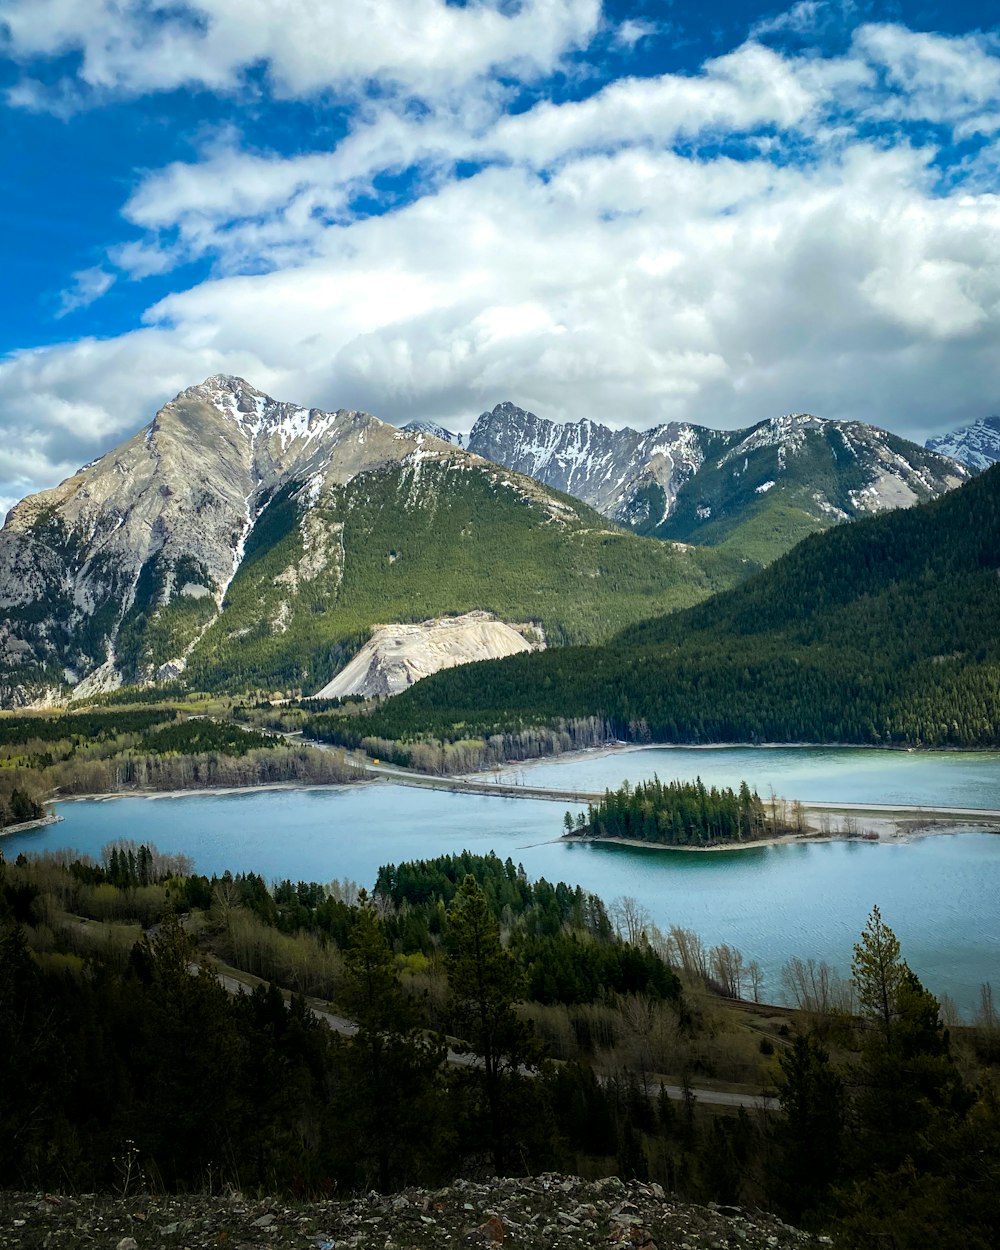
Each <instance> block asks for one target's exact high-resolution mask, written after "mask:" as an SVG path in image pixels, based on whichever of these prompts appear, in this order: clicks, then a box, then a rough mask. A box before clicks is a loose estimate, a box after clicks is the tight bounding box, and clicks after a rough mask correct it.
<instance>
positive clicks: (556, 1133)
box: [0, 843, 1000, 1250]
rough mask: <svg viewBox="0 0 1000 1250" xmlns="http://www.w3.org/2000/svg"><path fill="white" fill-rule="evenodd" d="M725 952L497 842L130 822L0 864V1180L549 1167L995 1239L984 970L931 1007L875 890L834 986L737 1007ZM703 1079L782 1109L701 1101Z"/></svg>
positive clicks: (996, 1031)
mask: <svg viewBox="0 0 1000 1250" xmlns="http://www.w3.org/2000/svg"><path fill="white" fill-rule="evenodd" d="M734 963H738V960H737V959H736V957H735V953H734V952H732V951H730V950H728V949H726V950H723V949H715V950H713V951H711V952H707V951H705V950H704V948H702V947H701V946H700V944H699V942H698V940H697V937H696V935H693V934H690V933H686V932H684V931H672V932H671V933H670V934H669V935H663V934H660V933H658V932H657V931H656V930H655V929H654V928H653V927H652V926H650V925H649V924H648V919H646V918H644V917H643V916H642V914H641V911H640V910H637V908H636V907H635V905H634V901H630V900H617V901H615V902H614V903H612V904H610V905H605V904H604V903H603V902H602V901H601V900H600V899H598V898H595V897H594V896H593V895H589V894H586V893H584V892H583V891H581V890H579V889H578V888H573V887H570V886H567V885H565V884H563V883H557V884H555V885H553V884H550V883H548V882H546V881H543V880H542V881H534V882H532V881H530V880H529V879H528V878H527V877H526V876H525V874H524V871H523V869H521V868H520V867H518V866H516V865H514V864H513V863H512V862H511V861H510V860H506V861H501V860H499V859H498V858H497V857H496V856H486V857H479V856H473V855H470V854H468V853H463V854H462V855H457V856H443V857H440V858H438V859H435V860H428V861H419V862H414V863H409V864H399V865H394V866H393V865H387V866H385V867H384V868H383V869H382V870H381V871H380V873H379V877H378V881H377V883H376V885H375V888H374V890H373V892H372V894H371V895H369V894H368V893H367V892H366V891H364V890H360V889H358V887H357V886H355V885H353V884H352V883H350V882H339V883H336V882H335V883H332V884H328V885H320V884H318V883H307V882H299V883H292V882H291V881H281V882H275V883H273V884H271V885H267V884H266V883H265V882H264V881H263V880H262V879H261V878H260V877H259V876H256V875H255V874H252V873H247V874H241V875H238V876H232V875H230V874H228V873H227V874H224V875H223V876H221V877H214V878H206V877H204V876H200V875H198V874H196V873H194V872H192V869H191V865H190V864H189V863H187V862H186V861H184V860H183V859H182V858H181V857H171V856H165V855H162V854H160V853H159V852H157V851H156V849H155V848H154V847H149V846H146V845H144V844H136V843H119V844H115V845H112V846H109V847H108V848H106V850H105V853H104V855H103V856H102V859H101V861H100V862H92V861H88V860H80V859H75V858H73V857H72V856H71V855H66V856H61V857H59V856H47V857H38V858H32V859H27V858H25V857H23V856H22V857H19V859H18V861H17V862H16V863H13V864H3V863H2V862H0V1047H2V1050H3V1054H4V1055H5V1059H6V1063H7V1065H8V1068H7V1070H8V1071H11V1072H16V1073H17V1074H18V1079H17V1080H16V1081H5V1082H3V1083H0V1127H2V1132H0V1184H2V1185H3V1186H5V1187H8V1188H18V1189H23V1190H54V1189H65V1188H70V1189H74V1190H81V1191H86V1192H98V1191H104V1192H114V1193H118V1194H121V1195H128V1196H132V1195H138V1194H141V1193H143V1192H149V1191H155V1192H161V1193H162V1192H183V1191H189V1190H198V1191H209V1192H212V1191H215V1190H216V1189H218V1188H219V1187H220V1186H223V1185H228V1186H232V1187H236V1188H238V1189H239V1190H240V1191H242V1192H247V1193H252V1192H264V1193H272V1194H273V1193H285V1194H289V1195H292V1196H297V1197H329V1196H333V1195H337V1196H342V1195H345V1194H349V1193H355V1192H364V1191H367V1190H369V1189H371V1188H376V1189H378V1190H380V1191H381V1192H389V1191H391V1190H392V1189H394V1188H399V1187H402V1186H404V1185H406V1184H410V1183H420V1184H424V1185H435V1184H439V1183H444V1182H445V1181H447V1180H449V1179H451V1178H453V1177H455V1176H458V1175H462V1176H474V1175H482V1174H485V1173H492V1172H497V1173H499V1174H501V1175H504V1174H514V1175H523V1174H525V1173H529V1172H537V1171H541V1170H544V1169H551V1168H557V1169H560V1170H563V1171H574V1172H580V1173H582V1174H584V1175H590V1176H600V1175H606V1174H608V1173H609V1172H610V1173H614V1172H617V1173H619V1174H620V1175H622V1176H626V1177H637V1178H640V1179H646V1178H648V1179H655V1180H658V1181H659V1182H660V1183H662V1184H664V1185H665V1186H666V1187H668V1188H669V1189H671V1190H672V1191H674V1192H675V1193H677V1194H678V1195H680V1196H684V1197H688V1198H690V1199H693V1200H696V1201H701V1202H706V1201H716V1202H720V1203H744V1204H761V1205H766V1206H767V1207H769V1208H770V1209H776V1210H778V1211H779V1212H781V1214H782V1215H783V1216H784V1218H786V1219H788V1220H790V1221H793V1222H795V1223H796V1224H797V1225H799V1226H802V1227H808V1228H811V1229H816V1230H821V1231H824V1232H827V1233H829V1234H830V1235H831V1236H832V1237H833V1239H834V1241H835V1244H837V1245H838V1246H843V1247H849V1248H855V1247H857V1248H858V1250H860V1247H869V1246H872V1245H878V1244H887V1245H888V1244H891V1245H892V1246H894V1247H897V1248H898V1250H918V1248H919V1250H923V1247H926V1246H927V1245H928V1244H934V1245H943V1246H948V1247H956V1248H957V1247H959V1246H962V1247H968V1248H970V1250H987V1248H988V1247H992V1246H993V1245H995V1244H996V1239H997V1236H998V1235H1000V1212H998V1208H997V1205H996V1202H995V1193H996V1186H997V1182H998V1181H1000V1101H998V1097H997V1093H996V1087H995V1084H994V1076H995V1072H996V1065H997V1064H998V1062H1000V1021H998V1018H997V1014H996V1012H995V1010H994V1009H993V1007H992V1000H991V999H990V998H989V997H988V996H987V995H986V993H985V991H984V1006H983V1010H982V1012H981V1013H980V1015H979V1018H978V1019H977V1021H976V1023H975V1025H974V1026H968V1027H963V1028H961V1029H952V1030H951V1031H949V1029H947V1028H945V1026H944V1024H943V1023H942V1018H941V1007H940V1004H939V1003H938V1002H937V1000H935V998H934V997H933V995H932V994H931V993H930V992H929V991H928V990H927V989H926V988H925V987H924V986H923V985H921V983H920V982H919V980H918V979H917V978H916V976H915V975H914V974H913V972H912V971H911V970H910V968H909V966H908V965H907V963H906V961H905V958H904V957H903V954H902V952H901V950H900V947H899V942H898V940H897V939H896V938H895V935H894V934H893V933H892V930H891V929H890V928H889V926H888V925H887V924H886V923H885V921H884V920H883V919H882V917H881V915H880V913H879V911H878V909H877V908H876V909H874V910H873V912H872V914H871V916H870V917H869V920H868V924H867V925H866V927H865V930H864V932H863V933H862V934H861V936H860V939H859V941H858V943H857V945H856V946H855V949H854V958H853V963H852V977H851V980H850V982H849V983H846V982H845V983H844V984H845V985H846V986H847V987H848V990H849V992H848V994H847V996H846V997H842V998H841V999H840V1000H839V1003H840V1005H839V1006H837V1007H834V1006H833V1005H832V1004H830V1003H827V1004H820V1003H818V1002H816V1001H809V1000H808V999H807V998H801V999H800V1000H799V1006H798V1008H796V1009H781V1008H775V1007H767V1006H765V1005H763V1004H761V1005H759V1006H757V1005H755V1004H754V1003H753V1002H752V1001H750V1000H743V1001H742V1002H741V1003H737V1004H735V1005H736V1006H740V1007H741V1008H742V1010H740V1011H736V1010H734V1009H733V1006H731V1005H730V1004H731V1003H732V999H731V998H720V997H719V995H720V994H724V993H726V992H727V991H729V990H732V989H733V986H731V985H725V984H722V983H720V982H719V981H718V979H717V975H716V974H717V972H723V971H724V970H725V968H726V967H727V966H728V967H732V966H734ZM220 974H225V976H226V978H227V980H226V983H225V984H224V983H223V982H222V981H221V980H220ZM240 984H242V986H243V992H233V991H234V990H235V989H236V988H237V987H238V986H239V985H240ZM739 984H740V982H739V979H738V980H737V988H739ZM227 986H228V988H227ZM748 1013H749V1014H748ZM348 1021H349V1022H351V1026H352V1027H351V1028H350V1029H347V1028H346V1027H345V1024H346V1022H348ZM449 1049H450V1051H451V1059H450V1060H449V1054H448V1052H449ZM179 1056H183V1057H184V1060H183V1062H179V1061H178V1057H179ZM462 1056H466V1057H472V1059H473V1060H474V1062H472V1063H468V1062H460V1061H458V1060H461V1058H462ZM661 1080H667V1081H675V1082H676V1083H677V1085H678V1086H681V1087H682V1090H681V1097H680V1098H679V1099H673V1098H671V1097H670V1096H669V1092H668V1090H667V1089H664V1088H661V1085H660V1081H661ZM720 1081H721V1082H723V1085H722V1087H723V1088H727V1087H728V1088H743V1089H753V1088H755V1087H756V1088H757V1089H758V1090H760V1089H761V1088H764V1089H768V1088H770V1089H771V1090H772V1091H773V1093H774V1094H775V1095H776V1098H777V1103H776V1106H775V1108H774V1109H759V1110H757V1111H752V1112H751V1111H748V1110H746V1109H739V1110H735V1109H730V1110H726V1109H724V1108H723V1109H717V1108H716V1109H713V1108H711V1107H708V1106H705V1105H703V1104H701V1103H700V1102H699V1100H698V1098H697V1089H698V1087H699V1086H702V1085H705V1084H708V1085H710V1086H711V1085H713V1084H715V1085H716V1086H718V1083H719V1082H720ZM727 1081H728V1082H736V1084H735V1085H733V1084H729V1085H728V1086H727V1085H725V1084H724V1083H725V1082H727Z"/></svg>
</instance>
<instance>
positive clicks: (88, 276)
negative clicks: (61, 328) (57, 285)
mask: <svg viewBox="0 0 1000 1250" xmlns="http://www.w3.org/2000/svg"><path fill="white" fill-rule="evenodd" d="M114 283H115V275H114V274H113V273H108V272H107V270H106V269H102V268H101V267H100V265H97V266H95V267H94V268H93V269H81V270H79V271H78V272H77V273H75V274H74V275H73V285H72V286H71V287H68V288H67V289H66V290H65V291H62V292H61V293H60V296H59V309H58V311H57V312H56V316H57V317H65V316H66V315H67V313H71V312H76V310H77V309H78V308H87V307H89V306H90V305H91V304H92V303H93V302H94V300H97V299H100V298H101V296H102V295H104V294H105V293H106V292H107V291H109V290H110V289H111V287H112V286H113V285H114Z"/></svg>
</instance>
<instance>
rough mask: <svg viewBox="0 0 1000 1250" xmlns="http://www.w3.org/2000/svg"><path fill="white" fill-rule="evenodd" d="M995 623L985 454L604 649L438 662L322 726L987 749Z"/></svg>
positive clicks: (996, 484) (998, 564)
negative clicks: (438, 666)
mask: <svg viewBox="0 0 1000 1250" xmlns="http://www.w3.org/2000/svg"><path fill="white" fill-rule="evenodd" d="M998 619H1000V465H998V466H996V467H995V468H993V469H989V470H987V471H986V472H985V473H984V474H982V475H981V476H979V477H977V478H974V479H973V480H972V481H970V482H968V483H967V484H966V485H965V486H963V487H961V488H960V489H958V490H955V491H952V492H950V493H949V494H947V495H945V496H943V497H942V498H941V499H938V500H935V501H933V502H931V503H929V504H925V505H922V506H919V507H914V508H910V509H903V510H899V511H896V512H891V513H887V514H883V515H881V516H877V517H871V518H867V519H863V520H860V521H857V522H855V523H854V524H853V525H845V526H838V527H836V528H835V529H832V530H829V531H827V532H826V533H824V534H817V535H814V536H812V537H811V538H808V539H806V540H805V541H804V542H802V543H800V544H799V545H798V546H797V547H796V548H795V549H794V550H793V551H791V552H789V553H788V554H787V555H786V556H784V557H783V558H782V559H780V560H777V561H776V562H775V563H774V564H772V565H771V566H770V567H769V568H767V569H765V570H764V571H762V572H761V573H759V574H757V575H756V576H755V577H752V578H750V579H748V580H747V581H745V582H744V583H743V584H742V585H740V586H738V587H736V588H734V589H732V590H730V591H728V592H726V593H723V594H719V595H717V596H715V597H714V598H712V599H711V600H708V601H707V602H705V603H702V604H700V605H698V606H697V607H694V608H692V609H690V610H689V611H686V612H678V613H675V614H674V615H672V616H670V617H666V616H665V617H661V618H659V619H656V620H651V621H648V622H646V623H644V624H640V625H636V626H634V627H631V628H628V629H626V630H624V631H622V632H621V633H620V634H619V635H618V636H617V637H615V638H614V639H612V640H611V641H610V642H609V643H607V644H605V645H602V646H596V647H582V648H581V647H572V648H566V649H564V650H561V651H549V652H545V653H541V654H536V655H516V656H513V657H511V658H509V659H506V660H500V661H497V662H494V663H492V664H484V665H477V666H476V669H475V671H472V670H465V671H464V672H463V671H462V670H461V669H452V670H451V671H449V672H447V673H438V674H435V676H433V677H431V678H428V680H427V681H425V682H421V683H420V685H419V686H415V687H414V688H413V689H412V690H410V691H407V692H406V693H405V694H403V695H401V696H400V697H399V699H397V700H394V701H393V703H392V704H391V705H389V706H386V707H385V708H384V709H380V710H379V711H378V712H377V713H375V714H373V715H371V716H368V717H366V718H363V719H359V720H355V721H354V722H352V723H351V725H350V727H349V728H348V727H345V726H344V725H341V726H339V728H338V726H337V725H336V723H335V722H334V720H333V719H332V718H331V719H330V720H329V721H328V728H329V729H330V731H331V736H333V737H334V738H335V739H336V740H338V741H342V740H347V739H351V740H353V739H354V738H358V737H360V736H373V737H376V738H381V739H396V740H399V739H403V738H406V739H408V740H412V739H413V738H414V737H415V736H417V735H418V734H424V735H430V736H432V737H434V738H436V739H440V740H443V741H449V740H453V739H455V738H456V737H457V736H458V735H459V734H460V736H461V738H462V739H463V740H469V739H472V738H474V737H476V736H479V737H489V736H490V735H495V734H498V733H516V732H518V731H519V730H521V729H523V728H524V727H525V726H540V725H542V724H548V725H558V724H559V723H560V722H564V721H565V720H566V719H567V718H578V719H579V718H585V717H586V718H593V717H596V718H599V719H600V720H601V721H603V723H604V724H605V726H606V732H610V733H612V734H614V735H618V736H621V737H629V738H633V739H640V740H642V739H643V738H652V739H653V740H657V741H668V742H727V741H729V742H732V741H736V742H768V741H772V742H866V743H878V744H906V745H916V744H926V745H933V746H980V747H982V746H997V745H998V744H1000V634H998V631H997V620H998ZM493 740H494V741H495V740H496V739H493ZM520 749H521V751H522V752H523V750H524V749H525V748H524V746H523V745H520Z"/></svg>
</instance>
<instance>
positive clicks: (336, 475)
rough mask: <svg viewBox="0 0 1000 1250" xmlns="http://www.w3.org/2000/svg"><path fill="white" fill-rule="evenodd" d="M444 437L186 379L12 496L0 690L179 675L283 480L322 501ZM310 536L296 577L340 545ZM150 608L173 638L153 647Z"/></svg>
mask: <svg viewBox="0 0 1000 1250" xmlns="http://www.w3.org/2000/svg"><path fill="white" fill-rule="evenodd" d="M444 450H445V445H444V444H441V443H439V442H438V440H436V439H434V438H433V437H432V436H429V435H427V434H426V433H424V432H422V431H412V432H406V431H401V430H396V429H394V428H393V427H392V426H389V425H386V424H385V423H384V422H382V421H379V420H378V419H377V418H375V417H372V416H369V415H368V414H366V413H361V412H349V411H343V410H341V411H338V412H333V413H328V412H321V411H319V410H317V409H306V408H301V407H299V406H297V405H295V404H289V403H282V402H279V401H277V400H274V399H272V398H271V397H270V396H268V395H265V394H263V393H262V392H260V391H258V390H256V388H254V387H253V386H251V385H250V384H249V383H248V382H245V381H244V380H243V379H241V378H233V377H222V376H219V377H212V378H209V379H207V381H205V382H203V383H202V384H200V385H199V386H193V387H190V388H189V389H188V390H186V391H183V392H182V393H181V394H180V395H178V396H177V398H176V399H174V400H172V401H171V402H170V403H168V404H166V405H165V406H164V407H163V408H162V409H161V410H160V411H159V412H158V413H157V415H156V417H155V418H154V420H153V421H152V422H151V423H150V424H149V425H148V426H147V427H146V428H145V429H143V430H140V431H139V433H138V434H136V435H135V436H134V437H133V438H131V439H130V440H129V441H128V442H126V443H124V444H123V445H122V446H121V447H119V448H117V449H115V450H114V451H111V452H109V453H108V454H107V455H105V456H103V457H101V459H99V460H96V461H94V462H93V463H91V464H89V465H86V466H84V468H82V469H81V470H80V471H79V472H78V473H76V474H75V475H74V476H73V477H71V478H68V479H67V480H66V481H65V482H62V483H61V484H60V485H59V486H57V487H56V488H55V489H53V490H49V491H43V492H42V493H40V494H38V495H33V496H30V497H29V498H27V499H25V500H22V501H21V503H19V504H18V505H17V506H16V507H14V508H13V509H12V510H11V512H10V514H9V515H8V518H7V522H6V524H5V526H4V528H3V530H2V531H0V610H2V611H3V614H4V621H3V624H2V625H0V672H2V670H6V672H7V677H6V679H4V678H3V677H0V703H2V704H18V703H21V702H25V701H28V700H29V699H31V698H38V697H39V696H42V697H43V698H44V696H45V693H46V692H47V691H48V692H50V693H51V694H52V695H55V694H56V693H57V692H59V691H60V690H63V689H65V688H66V687H74V686H75V687H77V693H79V694H81V695H82V694H87V693H92V692H94V691H97V690H100V689H102V688H113V687H114V686H117V685H119V684H121V682H122V680H123V679H125V680H132V681H135V680H144V679H148V678H150V677H155V676H157V675H159V676H160V677H170V676H175V675H177V674H178V673H180V672H181V671H183V668H184V664H185V661H186V659H187V656H188V654H189V653H190V651H191V650H192V649H193V647H194V646H195V645H196V643H197V642H198V640H199V638H200V637H201V635H202V634H203V633H204V632H205V630H206V629H207V627H208V626H209V625H210V624H211V622H212V621H213V620H214V619H215V617H216V616H217V614H218V612H219V611H220V609H221V607H222V604H223V601H224V598H225V595H226V592H227V590H228V588H229V586H230V583H231V582H232V579H233V577H234V575H235V573H236V571H237V570H238V569H239V568H240V566H241V563H242V561H243V558H244V554H245V548H246V543H247V539H248V538H249V536H250V534H251V532H252V531H253V530H254V527H255V525H256V524H257V522H258V521H259V519H260V518H261V516H262V515H263V513H264V511H265V510H266V509H267V507H268V506H269V504H270V503H271V502H272V500H273V498H274V496H275V494H276V493H277V492H279V491H280V490H281V488H282V487H283V486H285V485H286V484H287V483H290V482H293V481H294V482H295V483H296V484H297V486H298V488H299V490H300V491H303V492H305V493H306V494H307V495H308V496H309V497H310V498H312V499H318V498H320V497H321V496H322V495H323V494H324V493H326V492H329V490H330V489H332V488H334V487H336V486H340V485H343V484H345V483H347V482H349V481H351V480H352V479H353V478H355V477H357V476H358V475H359V474H362V473H365V472H370V471H372V470H376V469H379V468H383V467H385V466H387V465H393V464H400V463H402V462H404V461H405V460H407V458H408V457H412V456H415V455H417V456H429V457H432V458H433V457H434V455H435V453H440V452H441V451H444ZM306 540H307V545H308V547H309V554H308V555H307V557H306V559H305V561H304V563H303V565H302V567H301V568H299V569H298V570H296V571H295V576H296V577H301V578H303V579H308V578H309V577H310V576H313V577H315V576H316V575H317V574H318V572H319V571H320V566H324V567H325V565H326V564H327V563H328V562H329V561H330V560H332V559H335V557H336V546H337V542H336V533H335V532H330V533H325V532H321V527H317V526H315V525H314V526H313V527H312V532H311V533H307V535H306ZM310 540H311V541H310ZM169 608H172V611H171V612H169V613H166V615H167V616H169V618H170V619H169V621H167V620H163V619H162V618H163V616H164V610H165V609H169ZM157 614H160V617H161V619H160V621H159V623H160V624H161V626H162V628H161V630H160V633H161V634H162V633H164V632H166V633H167V634H168V637H165V638H161V639H158V640H157V646H155V647H154V648H153V651H152V652H148V651H147V648H145V647H144V645H143V644H144V636H145V635H146V634H147V633H148V632H149V627H150V625H151V624H152V620H151V618H152V617H154V616H156V615H157ZM164 647H165V650H164ZM26 674H28V679H27V680H24V678H25V676H26Z"/></svg>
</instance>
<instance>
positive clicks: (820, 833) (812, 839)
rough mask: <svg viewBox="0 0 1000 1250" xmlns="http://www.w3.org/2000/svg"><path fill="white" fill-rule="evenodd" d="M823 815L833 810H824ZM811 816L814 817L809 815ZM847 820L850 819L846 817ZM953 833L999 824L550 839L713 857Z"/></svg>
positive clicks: (989, 829) (920, 823) (909, 819)
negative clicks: (733, 838) (692, 838)
mask: <svg viewBox="0 0 1000 1250" xmlns="http://www.w3.org/2000/svg"><path fill="white" fill-rule="evenodd" d="M825 810H826V811H827V812H831V811H834V810H836V809H833V808H827V809H825ZM810 814H811V815H813V816H815V815H816V813H810ZM846 819H847V820H850V819H852V816H851V815H850V814H848V815H847V816H846ZM953 833H993V834H1000V820H997V819H989V818H987V819H983V820H977V819H975V818H969V819H959V818H958V817H956V818H954V819H952V820H946V819H942V818H940V817H939V818H937V819H930V820H928V819H920V818H919V817H916V818H915V817H913V816H905V815H903V814H902V813H901V814H900V815H899V816H898V817H895V818H892V817H886V816H880V817H877V818H876V819H875V820H873V821H871V822H870V824H869V825H866V827H865V828H859V829H856V830H852V829H848V828H844V827H841V828H839V829H822V828H819V827H816V826H815V825H814V826H813V827H811V828H810V829H809V830H808V831H807V832H805V833H782V834H776V835H775V836H773V837H770V838H756V839H754V840H753V841H750V842H719V843H716V844H714V845H712V846H679V845H675V844H673V843H669V842H644V841H643V840H642V839H641V838H608V837H604V838H602V837H597V836H595V835H592V834H578V833H564V834H562V836H561V837H559V838H555V839H553V841H555V842H565V843H567V844H572V843H574V842H575V843H578V844H580V845H581V846H582V845H593V846H601V845H605V846H628V847H632V848H635V849H639V850H650V851H689V852H693V853H694V854H695V855H714V854H719V853H721V852H723V851H752V850H756V849H758V848H760V847H772V846H817V845H822V844H825V843H830V842H862V843H865V844H866V845H868V846H893V845H895V846H901V845H902V846H905V845H906V844H907V843H908V842H914V841H917V840H919V839H922V838H930V837H935V836H938V835H941V834H953Z"/></svg>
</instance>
